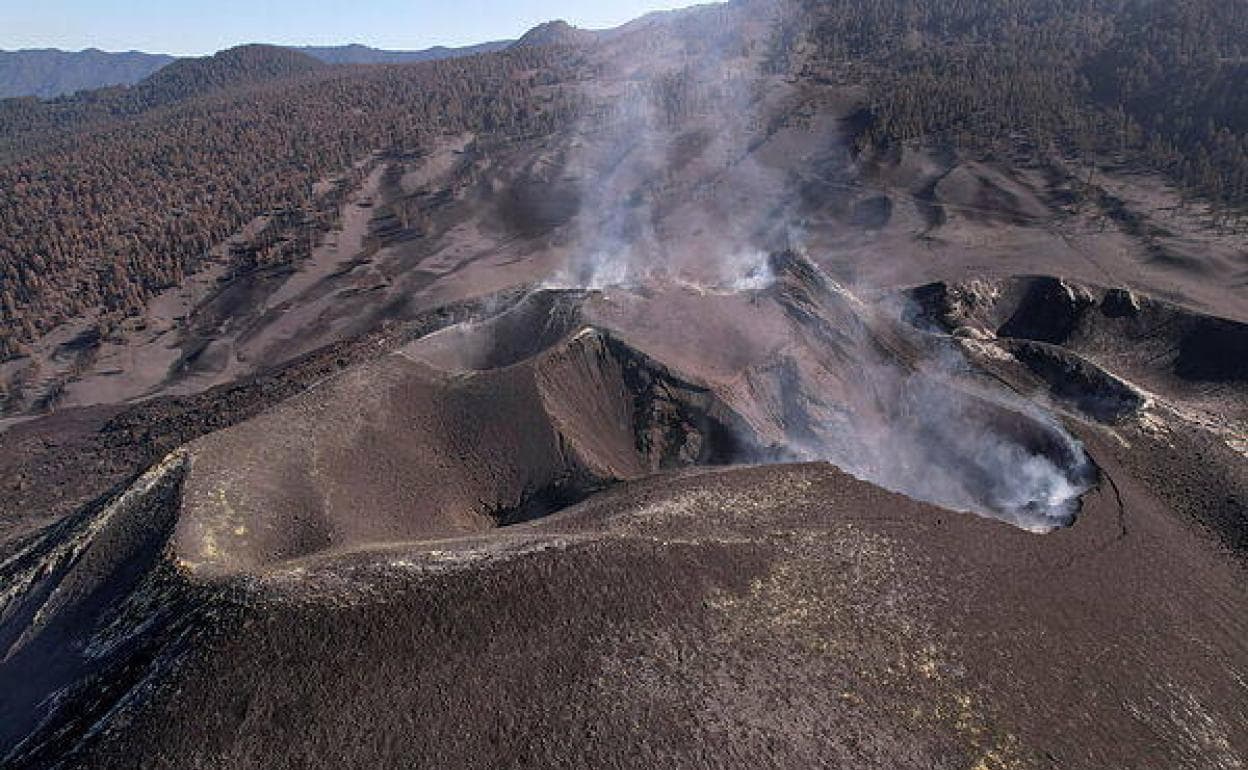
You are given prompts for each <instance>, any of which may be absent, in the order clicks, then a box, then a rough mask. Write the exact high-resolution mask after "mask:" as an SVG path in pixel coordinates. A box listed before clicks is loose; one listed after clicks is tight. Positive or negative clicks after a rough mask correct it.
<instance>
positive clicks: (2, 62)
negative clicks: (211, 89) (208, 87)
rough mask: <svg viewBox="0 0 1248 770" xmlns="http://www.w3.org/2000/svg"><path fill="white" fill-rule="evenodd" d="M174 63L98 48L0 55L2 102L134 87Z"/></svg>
mask: <svg viewBox="0 0 1248 770" xmlns="http://www.w3.org/2000/svg"><path fill="white" fill-rule="evenodd" d="M173 61H174V57H172V56H166V55H164V54H149V53H140V52H139V51H127V52H125V53H108V52H106V51H100V50H98V49H95V48H88V49H87V50H85V51H60V50H57V49H54V48H47V49H39V50H25V51H0V99H7V98H9V97H13V96H38V97H41V98H44V99H48V98H51V97H54V96H62V95H65V94H72V93H74V92H76V91H83V90H87V89H94V88H103V87H104V86H119V85H133V84H135V83H138V82H139V81H140V80H143V79H144V78H146V77H148V76H149V75H151V74H152V73H154V72H156V71H157V70H159V69H160V68H162V67H164V66H165V65H167V64H170V63H171V62H173Z"/></svg>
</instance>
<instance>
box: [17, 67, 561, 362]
mask: <svg viewBox="0 0 1248 770" xmlns="http://www.w3.org/2000/svg"><path fill="white" fill-rule="evenodd" d="M292 56H299V57H300V58H307V57H304V56H303V55H302V54H293V53H292ZM564 58H566V57H565V55H564V54H563V53H561V52H556V51H554V50H552V49H536V48H533V49H524V50H518V51H514V52H508V53H505V54H497V55H492V56H489V57H477V58H467V59H455V60H448V61H443V62H435V63H429V64H420V65H412V66H408V67H393V68H391V67H387V68H375V69H373V68H370V69H367V70H330V69H327V70H324V71H323V72H320V73H319V74H317V75H316V76H314V77H311V78H306V79H302V80H298V81H294V82H292V81H282V82H280V83H269V84H267V85H266V84H264V83H261V84H258V85H253V86H250V87H248V88H243V89H237V88H236V89H233V90H230V91H228V92H223V93H220V94H216V95H209V96H206V97H201V98H199V99H195V100H192V101H190V102H186V103H184V104H181V105H179V106H178V107H176V108H170V107H158V108H153V109H151V110H148V111H145V112H142V113H140V114H139V115H138V116H135V117H131V118H128V119H113V120H109V119H105V118H104V117H102V116H101V115H100V113H98V112H90V113H86V114H81V115H78V116H76V117H75V118H74V120H75V121H78V125H75V124H74V123H73V122H70V123H68V124H67V125H65V126H63V127H61V128H52V129H49V132H48V134H47V135H44V136H40V137H39V139H38V142H37V143H31V144H28V145H24V146H22V147H20V148H12V147H11V148H10V149H9V150H8V152H9V156H8V158H7V159H6V161H5V162H4V163H3V165H0V189H4V190H6V191H9V193H8V194H7V195H5V196H4V197H3V199H2V200H0V277H2V279H3V285H2V287H0V308H2V310H3V314H4V324H3V326H0V356H4V357H7V356H10V355H12V354H14V353H15V352H17V351H18V350H19V349H20V343H21V341H23V340H29V339H31V338H32V337H33V336H34V335H35V334H37V333H39V332H41V331H45V330H46V329H48V328H50V327H51V326H52V325H55V324H56V323H58V322H60V321H62V320H64V319H66V318H70V317H73V316H75V315H77V314H79V313H82V312H84V311H87V310H89V309H91V308H95V307H97V306H98V307H103V308H104V309H105V310H106V311H117V312H120V313H123V314H124V313H130V312H134V311H136V310H138V309H140V308H141V307H142V306H143V303H144V302H145V301H146V300H147V299H148V298H149V297H150V296H151V295H152V294H153V293H154V292H156V291H158V290H160V289H162V288H165V287H168V286H171V285H173V284H175V283H176V282H177V281H178V280H180V279H181V277H182V275H183V273H184V271H186V270H187V269H188V268H189V267H191V266H193V263H194V261H195V260H196V259H197V258H198V257H200V256H202V255H203V254H204V253H205V251H206V250H207V249H209V248H210V247H211V246H212V245H213V244H215V243H217V242H218V241H220V239H222V238H223V237H225V236H226V235H228V234H229V233H231V232H233V231H235V230H236V229H238V228H239V227H240V226H241V225H243V224H244V223H246V222H247V221H249V220H250V219H251V218H252V217H254V216H256V215H258V214H260V213H262V212H265V211H268V210H271V209H274V208H277V207H282V208H288V209H294V210H301V209H302V210H310V208H311V207H312V203H313V201H312V198H313V195H312V188H313V185H315V184H316V183H317V182H319V181H322V180H324V179H325V178H326V177H329V176H332V175H335V174H338V173H339V172H342V171H343V170H345V169H348V168H350V167H351V165H352V164H353V163H355V162H357V161H360V160H362V159H364V158H366V157H367V156H368V155H369V154H370V153H372V152H374V151H377V150H386V149H389V150H395V151H402V150H416V149H419V148H420V146H421V143H422V141H423V140H424V138H425V137H427V136H429V135H431V134H435V133H437V132H441V131H465V130H474V131H505V132H515V133H524V132H535V131H542V130H546V129H547V128H548V127H549V126H550V125H552V124H553V123H554V122H556V121H559V120H562V119H564V118H565V116H566V115H567V114H568V113H569V111H570V110H571V109H572V105H571V103H570V102H568V101H567V99H566V97H565V95H564V94H563V93H562V92H559V91H553V90H549V89H541V88H539V87H538V86H537V78H536V77H535V76H534V75H533V74H532V73H535V72H539V71H540V72H542V73H544V74H543V79H545V80H550V79H553V78H557V77H558V76H559V72H560V71H561V65H560V61H562V60H563V59H564ZM170 70H171V74H177V71H176V70H174V68H173V67H171V68H170ZM161 74H162V75H163V74H164V73H161ZM203 82H211V81H210V80H206V79H201V78H198V77H196V78H195V79H194V80H193V81H192V83H191V84H184V83H182V82H180V81H171V80H166V79H162V81H161V82H160V83H159V84H158V85H159V86H160V90H161V92H162V93H171V94H181V93H185V92H186V91H187V90H188V87H190V86H195V87H198V85H199V84H200V83H203ZM123 97H124V95H123ZM58 107H59V105H52V106H51V107H50V108H49V109H57V108H58ZM10 136H12V134H10Z"/></svg>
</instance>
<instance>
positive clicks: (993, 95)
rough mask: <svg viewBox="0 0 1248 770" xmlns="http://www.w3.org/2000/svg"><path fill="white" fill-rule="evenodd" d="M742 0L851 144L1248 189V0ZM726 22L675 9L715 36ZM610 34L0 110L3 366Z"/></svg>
mask: <svg viewBox="0 0 1248 770" xmlns="http://www.w3.org/2000/svg"><path fill="white" fill-rule="evenodd" d="M738 5H743V6H744V7H745V9H746V10H745V12H746V13H753V12H754V11H755V8H757V10H758V13H760V14H761V13H762V12H763V10H764V9H763V6H764V5H765V6H766V8H767V10H768V12H769V13H771V12H773V11H774V10H775V8H776V7H777V6H779V7H780V8H781V11H780V13H779V14H778V15H777V16H776V18H778V19H779V21H777V22H776V23H775V25H774V29H772V33H773V34H771V35H770V39H768V40H763V41H754V42H755V43H756V44H759V45H763V46H765V47H767V49H768V51H769V55H768V57H767V60H768V62H769V69H770V71H771V72H772V73H773V74H786V75H787V76H789V77H790V78H791V79H796V80H797V81H798V82H801V83H804V84H807V85H810V86H817V87H826V88H830V89H837V88H841V87H845V86H849V87H853V88H854V90H855V93H863V92H865V93H866V94H867V95H868V96H867V99H866V101H865V102H864V106H863V109H862V110H861V111H860V114H859V118H860V119H858V120H855V121H853V126H854V129H855V131H856V135H855V137H854V140H855V148H856V151H858V152H860V153H867V154H870V155H872V156H876V157H886V156H887V155H888V154H889V153H890V152H891V150H892V149H894V148H896V147H898V146H900V145H901V144H904V143H908V142H918V141H922V142H926V143H928V144H931V145H944V146H950V147H954V148H960V149H961V150H962V151H964V152H967V153H969V154H971V155H979V156H984V157H995V158H997V159H1000V160H1006V161H1008V162H1018V163H1028V162H1032V161H1037V162H1039V161H1043V160H1044V159H1045V158H1046V157H1050V156H1053V155H1054V154H1056V155H1061V156H1064V157H1067V158H1074V159H1077V160H1078V161H1080V162H1082V163H1084V164H1086V165H1087V166H1088V168H1092V167H1093V166H1095V164H1097V163H1112V164H1115V165H1120V166H1127V167H1135V168H1139V169H1141V170H1158V171H1162V172H1164V173H1166V174H1168V175H1170V176H1171V177H1172V178H1173V179H1175V180H1176V181H1177V182H1179V183H1180V184H1181V185H1182V186H1184V188H1185V189H1187V190H1188V191H1189V192H1190V193H1191V194H1195V195H1201V196H1205V197H1207V198H1208V199H1209V200H1210V201H1212V202H1213V204H1214V205H1215V207H1216V208H1217V209H1218V210H1220V211H1223V212H1228V211H1232V210H1235V209H1236V208H1238V207H1242V206H1243V205H1244V204H1245V203H1248V89H1245V88H1244V87H1243V84H1244V83H1245V82H1248V2H1244V1H1243V0H1232V2H1222V1H1221V0H1179V2H1170V3H1159V2H1152V0H1007V1H1006V2H998V1H997V0H992V1H991V2H989V1H988V0H820V1H819V2H815V1H814V0H776V1H768V2H765V1H764V0H748V1H746V2H743V3H740V4H738ZM723 13H725V11H724V9H723V8H722V7H720V8H716V7H709V8H705V9H700V10H697V11H693V12H687V13H683V14H679V15H678V16H677V17H674V18H675V19H676V20H675V21H672V22H670V23H672V24H677V25H680V26H681V27H682V28H696V27H697V26H698V25H699V24H705V25H706V28H707V29H708V30H709V29H712V28H715V24H716V19H717V18H719V17H720V16H722V14H723ZM660 23H662V22H660ZM729 28H732V27H731V25H729ZM687 31H688V29H686V32H687ZM682 34H683V33H682ZM686 37H688V39H689V40H690V41H702V42H701V43H699V45H704V46H711V45H727V44H733V45H741V44H743V43H742V41H739V40H737V41H735V42H732V41H729V42H728V43H725V42H724V41H718V38H715V35H714V34H713V33H712V32H706V34H703V35H693V36H688V35H686ZM551 39H554V40H555V41H556V42H557V43H558V44H557V45H550V44H549V43H550V41H551ZM603 39H604V38H602V37H601V36H600V35H598V34H595V33H589V32H584V31H581V30H575V29H573V28H571V27H567V26H566V25H561V24H557V23H552V24H550V25H543V26H542V27H539V28H538V29H537V30H535V31H534V32H532V33H530V34H529V35H526V36H525V38H524V41H525V43H526V44H525V45H517V46H516V47H514V48H512V49H510V50H508V51H505V52H501V53H492V54H488V55H484V56H476V57H469V58H463V59H455V60H448V61H441V62H431V63H421V64H412V65H404V66H383V67H371V68H361V67H345V68H341V67H328V66H326V65H324V64H322V63H321V62H318V61H316V60H314V59H312V58H311V57H309V56H306V55H304V54H301V53H299V52H296V51H291V50H286V49H277V48H273V47H268V46H245V47H242V48H239V49H233V50H231V51H226V52H223V53H221V54H218V55H217V56H215V57H211V58H207V59H200V60H188V61H179V62H177V63H175V64H173V65H171V66H169V67H167V68H165V69H164V70H162V71H160V72H158V73H157V74H156V75H155V76H153V77H151V78H149V79H148V80H146V81H144V82H143V83H140V84H138V85H136V86H134V87H130V88H110V89H102V90H99V91H94V92H87V93H83V94H79V95H77V96H75V97H67V98H62V99H57V100H53V101H51V102H39V101H38V100H35V99H16V100H8V101H2V102H0V189H3V190H4V191H5V193H6V194H5V195H4V196H3V198H0V276H2V277H3V284H2V286H0V312H2V313H3V319H2V323H0V359H3V358H7V357H10V356H12V355H14V354H15V353H17V352H19V351H20V349H21V344H22V342H24V341H29V340H31V339H32V338H33V337H34V336H35V335H37V334H39V333H41V332H43V331H46V330H48V329H49V328H51V327H52V326H54V325H55V324H57V323H58V322H60V321H63V320H65V319H67V318H70V317H73V316H75V315H78V314H80V313H82V312H84V311H86V310H89V309H92V308H96V307H100V308H103V309H104V311H105V312H106V313H112V314H113V315H117V314H125V313H130V312H134V311H136V310H138V309H139V308H141V307H142V306H143V304H144V302H145V301H146V300H147V299H148V298H149V297H150V296H151V295H152V294H153V293H154V292H156V291H158V290H160V289H162V288H165V287H168V286H170V285H172V284H174V283H176V282H177V281H178V280H179V279H180V277H181V276H182V275H183V274H184V273H185V272H186V271H187V270H188V269H192V268H193V267H194V264H195V260H196V259H197V258H198V257H200V256H201V255H203V254H204V253H205V251H206V250H207V249H208V248H210V247H211V246H212V245H214V244H216V243H218V242H219V241H220V240H221V239H222V238H223V237H224V236H226V235H227V234H229V233H231V232H233V231H235V230H236V229H237V228H238V227H240V226H241V225H242V224H244V223H245V222H247V221H249V220H250V219H251V218H253V217H254V216H256V215H258V214H260V213H262V212H265V211H269V210H272V209H277V208H280V209H283V210H286V211H291V212H302V214H296V216H313V217H314V216H317V212H318V210H319V208H320V206H319V205H318V204H317V202H316V201H314V200H313V195H312V190H313V185H314V184H315V183H316V182H318V181H321V180H324V179H325V178H327V177H329V176H333V175H335V174H339V173H342V172H344V171H345V170H347V169H349V168H350V167H351V165H352V164H353V163H356V162H358V161H360V160H362V159H363V158H365V157H367V156H369V155H370V154H371V153H376V152H390V151H396V152H404V151H410V150H413V149H417V148H419V147H420V146H421V143H422V141H423V139H424V138H425V137H428V136H430V135H431V134H434V133H437V132H443V131H465V130H471V131H476V132H496V131H501V132H503V133H504V134H526V133H527V134H533V133H541V132H547V131H551V130H553V129H554V128H556V127H557V126H562V125H570V124H571V121H572V120H574V119H575V118H576V117H577V115H578V112H579V110H580V108H581V105H582V102H583V97H584V93H583V92H584V89H583V88H581V87H580V86H579V85H576V86H575V87H561V86H560V84H561V83H564V84H579V83H584V82H588V81H590V80H592V78H593V77H594V69H593V65H592V64H591V63H590V62H591V58H590V54H592V51H593V49H594V47H595V46H596V45H599V44H600V42H601V41H602V40H603ZM717 41H718V42H717ZM690 45H693V43H692V42H691V43H690ZM687 74H688V73H685V74H684V75H682V74H681V73H674V75H673V78H672V79H671V80H670V82H668V81H663V82H661V83H658V84H657V86H658V87H660V88H662V89H665V91H664V94H663V98H662V99H661V100H660V101H661V103H662V104H663V108H664V109H665V110H667V111H669V112H671V113H672V114H678V113H680V112H681V111H682V110H687V109H694V108H696V105H691V104H690V103H687V102H690V100H697V99H705V98H706V97H707V93H708V92H706V90H705V89H701V90H700V89H698V88H684V87H682V85H681V83H682V77H685V75H687Z"/></svg>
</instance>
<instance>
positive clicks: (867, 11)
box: [786, 0, 1248, 206]
mask: <svg viewBox="0 0 1248 770" xmlns="http://www.w3.org/2000/svg"><path fill="white" fill-rule="evenodd" d="M806 10H807V13H808V14H809V16H807V17H798V18H795V19H793V20H792V21H791V22H790V24H791V26H790V28H789V29H787V30H786V36H787V39H789V40H790V41H796V40H798V39H799V38H801V36H803V35H805V36H808V39H809V40H810V41H811V42H812V43H813V44H814V46H815V47H816V48H817V50H818V52H819V56H818V58H817V60H816V62H815V63H814V64H812V65H811V66H812V70H810V71H808V73H807V74H819V73H826V72H829V71H831V72H835V73H839V75H840V76H841V77H849V78H850V79H857V80H863V79H865V80H867V81H868V82H871V83H872V84H873V91H874V102H873V107H872V114H871V115H870V120H869V122H866V123H865V128H866V130H865V131H864V133H863V135H862V136H860V137H859V143H860V146H877V147H878V146H880V145H889V144H894V143H898V142H905V141H909V140H914V139H919V138H925V139H927V140H929V141H946V142H950V143H954V144H956V145H958V146H961V147H966V148H973V149H976V150H981V151H997V152H1002V153H1004V152H1009V151H1013V150H1016V149H1018V147H1019V146H1020V145H1023V146H1026V147H1029V148H1032V149H1033V150H1034V151H1044V150H1045V149H1047V148H1048V147H1049V146H1050V145H1051V144H1052V143H1053V142H1057V143H1058V144H1059V146H1061V147H1062V148H1063V149H1064V150H1066V151H1068V152H1073V153H1077V154H1079V155H1081V156H1085V157H1086V156H1091V155H1093V154H1105V155H1117V156H1119V157H1121V158H1123V159H1126V160H1128V161H1131V162H1136V163H1143V164H1147V165H1149V166H1152V167H1154V168H1157V169H1159V170H1163V171H1166V172H1168V173H1170V174H1172V175H1173V176H1174V178H1176V179H1177V180H1179V181H1180V182H1181V183H1182V184H1184V185H1185V186H1187V187H1189V188H1191V189H1192V190H1193V191H1196V192H1199V193H1202V194H1204V195H1207V196H1209V197H1210V198H1211V199H1212V200H1213V201H1214V202H1215V203H1218V204H1221V205H1224V206H1241V205H1243V204H1245V203H1248V89H1246V88H1245V87H1244V84H1245V83H1248V3H1245V2H1243V1H1242V0H1231V1H1230V2H1224V1H1223V0H1178V1H1177V2H1154V1H1153V0H1007V1H1005V2H986V1H985V0H866V1H865V2H858V0H853V1H852V2H851V1H850V0H829V1H823V0H821V1H820V2H807V3H806ZM811 17H813V22H812V18H811ZM864 72H869V73H870V76H869V77H865V76H864ZM846 73H852V74H850V75H846Z"/></svg>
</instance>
